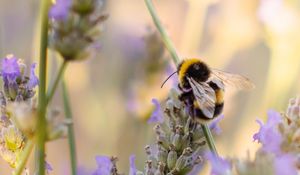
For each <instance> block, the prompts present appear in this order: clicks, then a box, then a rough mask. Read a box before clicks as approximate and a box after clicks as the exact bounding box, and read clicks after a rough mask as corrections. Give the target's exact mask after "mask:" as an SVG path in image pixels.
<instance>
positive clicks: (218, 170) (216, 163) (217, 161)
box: [205, 152, 231, 175]
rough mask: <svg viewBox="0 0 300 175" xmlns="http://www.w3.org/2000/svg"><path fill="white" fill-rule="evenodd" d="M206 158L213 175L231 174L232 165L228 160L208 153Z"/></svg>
mask: <svg viewBox="0 0 300 175" xmlns="http://www.w3.org/2000/svg"><path fill="white" fill-rule="evenodd" d="M205 158H206V159H207V160H208V161H210V164H211V175H224V174H228V173H230V172H231V164H230V162H229V161H227V160H226V159H223V158H221V157H217V156H215V155H214V154H213V153H212V152H206V153H205Z"/></svg>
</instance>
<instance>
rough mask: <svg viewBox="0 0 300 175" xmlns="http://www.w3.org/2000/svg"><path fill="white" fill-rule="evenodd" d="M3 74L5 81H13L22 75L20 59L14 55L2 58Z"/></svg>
mask: <svg viewBox="0 0 300 175" xmlns="http://www.w3.org/2000/svg"><path fill="white" fill-rule="evenodd" d="M1 66H2V69H1V76H2V77H3V79H4V82H5V83H7V84H8V83H9V82H13V81H15V80H16V78H17V77H19V76H21V71H20V67H19V64H18V59H17V58H16V57H14V56H13V55H8V56H6V57H5V58H3V60H2V65H1Z"/></svg>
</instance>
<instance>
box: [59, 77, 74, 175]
mask: <svg viewBox="0 0 300 175" xmlns="http://www.w3.org/2000/svg"><path fill="white" fill-rule="evenodd" d="M62 89H63V98H64V110H65V116H66V118H67V119H69V120H71V121H72V124H69V125H68V141H69V149H70V159H71V171H72V175H76V174H77V173H76V167H77V156H76V145H75V134H74V125H73V115H72V110H71V106H70V101H69V94H68V88H67V85H66V83H65V81H64V80H63V81H62Z"/></svg>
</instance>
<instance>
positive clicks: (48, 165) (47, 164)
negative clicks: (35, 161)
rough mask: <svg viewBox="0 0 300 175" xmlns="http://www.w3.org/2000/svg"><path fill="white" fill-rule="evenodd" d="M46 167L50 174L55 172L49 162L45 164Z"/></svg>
mask: <svg viewBox="0 0 300 175" xmlns="http://www.w3.org/2000/svg"><path fill="white" fill-rule="evenodd" d="M45 167H46V171H47V173H48V174H49V173H50V171H53V168H52V166H51V165H50V164H49V163H48V162H45Z"/></svg>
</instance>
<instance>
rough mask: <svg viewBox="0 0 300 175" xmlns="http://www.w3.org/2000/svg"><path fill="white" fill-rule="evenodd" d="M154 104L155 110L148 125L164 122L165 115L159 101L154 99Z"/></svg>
mask: <svg viewBox="0 0 300 175" xmlns="http://www.w3.org/2000/svg"><path fill="white" fill-rule="evenodd" d="M152 103H153V104H154V106H155V108H154V111H153V113H152V115H151V116H150V118H149V120H148V123H157V122H158V123H162V122H163V121H164V115H163V112H162V109H161V107H160V104H159V101H158V100H157V99H155V98H153V99H152Z"/></svg>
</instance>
